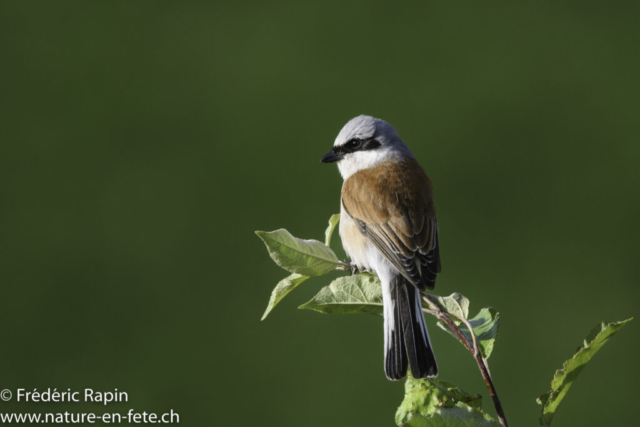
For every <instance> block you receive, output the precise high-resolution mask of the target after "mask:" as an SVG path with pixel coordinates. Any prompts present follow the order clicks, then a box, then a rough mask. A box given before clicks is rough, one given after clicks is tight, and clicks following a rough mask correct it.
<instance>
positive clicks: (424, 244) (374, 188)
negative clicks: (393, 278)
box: [342, 159, 441, 290]
mask: <svg viewBox="0 0 640 427" xmlns="http://www.w3.org/2000/svg"><path fill="white" fill-rule="evenodd" d="M432 193H433V192H432V187H431V181H429V178H428V177H427V175H426V174H425V173H424V170H422V168H421V167H420V165H419V164H418V162H417V161H415V160H414V159H411V160H404V161H401V162H386V163H383V164H381V165H378V166H376V167H373V168H370V169H365V170H362V171H359V172H357V173H355V174H353V175H352V176H351V177H349V178H348V179H347V180H346V181H345V183H344V186H343V190H342V204H343V206H344V209H345V211H346V212H347V214H348V215H349V216H351V217H352V218H353V219H354V220H355V221H356V222H357V223H358V226H359V229H360V231H361V232H362V233H363V234H364V235H365V236H366V237H367V238H368V239H369V240H370V241H371V242H372V243H373V245H374V246H375V247H376V248H377V249H378V250H379V251H380V253H381V254H382V255H383V256H384V257H385V258H386V259H387V260H388V261H389V262H390V263H391V264H392V265H393V266H394V267H395V268H396V269H397V270H398V271H399V272H400V273H401V274H402V275H403V276H404V277H405V278H407V279H408V280H409V281H410V282H411V283H412V284H413V285H415V286H416V287H417V288H419V289H421V290H424V289H426V288H428V289H433V287H434V285H435V278H436V276H437V275H438V274H439V273H440V270H441V266H440V254H439V248H438V224H437V221H436V217H435V207H434V204H433V194H432Z"/></svg>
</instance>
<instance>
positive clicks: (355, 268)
mask: <svg viewBox="0 0 640 427" xmlns="http://www.w3.org/2000/svg"><path fill="white" fill-rule="evenodd" d="M343 262H344V263H345V264H347V265H348V266H349V267H348V268H349V270H350V271H351V276H353V275H354V274H357V273H358V271H360V270H358V266H357V265H355V264H354V263H353V262H351V261H350V260H348V259H345V260H344V261H343Z"/></svg>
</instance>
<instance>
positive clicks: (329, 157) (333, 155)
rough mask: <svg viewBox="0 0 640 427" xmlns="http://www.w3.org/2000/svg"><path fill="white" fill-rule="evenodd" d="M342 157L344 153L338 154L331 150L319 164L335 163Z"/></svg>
mask: <svg viewBox="0 0 640 427" xmlns="http://www.w3.org/2000/svg"><path fill="white" fill-rule="evenodd" d="M343 157H344V153H340V152H336V151H333V150H331V151H329V152H328V153H327V154H325V155H324V156H322V160H320V163H333V162H337V161H338V160H342V158H343Z"/></svg>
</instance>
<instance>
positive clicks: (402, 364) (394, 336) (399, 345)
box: [385, 275, 438, 380]
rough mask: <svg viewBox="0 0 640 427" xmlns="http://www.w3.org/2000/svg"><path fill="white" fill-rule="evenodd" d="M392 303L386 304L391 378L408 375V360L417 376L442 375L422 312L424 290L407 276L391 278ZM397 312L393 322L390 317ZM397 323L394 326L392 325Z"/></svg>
mask: <svg viewBox="0 0 640 427" xmlns="http://www.w3.org/2000/svg"><path fill="white" fill-rule="evenodd" d="M390 294H391V303H392V304H391V307H389V308H390V310H387V308H386V307H385V327H386V328H387V329H386V330H385V344H386V355H385V373H386V374H387V377H388V378H389V379H391V380H397V379H400V378H402V377H404V376H405V375H406V373H407V362H408V365H409V366H410V367H411V375H412V376H413V377H414V378H429V377H435V376H437V375H438V365H437V363H436V358H435V355H434V354H433V350H432V347H431V341H430V340H429V332H428V331H427V325H426V323H425V320H424V315H423V314H422V306H421V303H420V293H419V292H418V290H417V289H416V288H415V287H414V286H413V285H412V284H410V283H408V281H407V280H406V279H405V278H404V277H403V276H400V275H398V276H396V278H394V279H393V280H392V282H391V292H390ZM387 316H390V317H391V316H393V322H388V321H387V319H386V317H387ZM389 325H393V326H394V327H393V328H389V327H388V326H389Z"/></svg>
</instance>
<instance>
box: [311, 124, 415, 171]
mask: <svg viewBox="0 0 640 427" xmlns="http://www.w3.org/2000/svg"><path fill="white" fill-rule="evenodd" d="M406 158H413V154H412V153H411V151H410V150H409V148H408V147H407V146H406V145H405V144H404V142H402V140H401V139H400V137H399V136H398V133H397V132H396V130H395V128H394V127H393V126H391V125H390V124H389V123H387V122H385V121H384V120H380V119H376V118H374V117H371V116H364V115H362V116H358V117H355V118H353V119H351V120H349V122H347V124H346V125H344V127H343V128H342V130H341V131H340V133H339V134H338V137H337V138H336V140H335V143H334V144H333V149H332V150H331V151H329V152H328V153H327V154H325V155H324V157H323V158H322V160H321V162H322V163H332V162H338V169H339V170H340V174H341V175H342V177H343V178H344V179H347V178H349V177H350V176H351V175H353V174H354V173H356V172H358V171H360V170H363V169H368V168H371V167H373V166H376V165H377V164H379V163H381V162H383V161H398V160H402V159H406Z"/></svg>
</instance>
